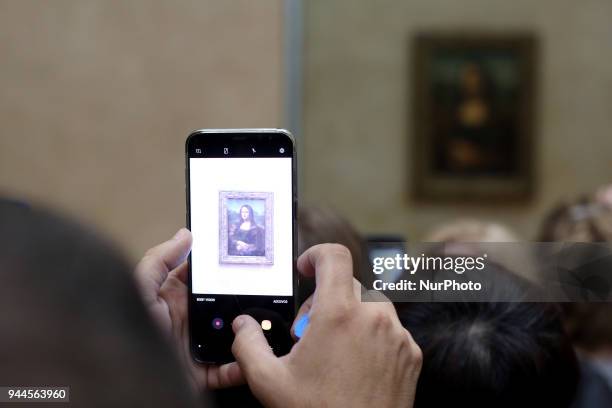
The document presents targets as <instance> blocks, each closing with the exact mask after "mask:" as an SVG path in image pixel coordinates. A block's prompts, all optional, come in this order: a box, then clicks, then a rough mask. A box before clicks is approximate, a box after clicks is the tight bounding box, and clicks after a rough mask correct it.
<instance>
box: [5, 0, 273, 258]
mask: <svg viewBox="0 0 612 408" xmlns="http://www.w3.org/2000/svg"><path fill="white" fill-rule="evenodd" d="M282 6H283V2H282V0H274V1H262V2H253V1H251V0H233V1H214V0H207V1H202V0H192V1H165V0H130V1H107V0H72V1H67V0H53V1H38V0H19V1H15V0H0V32H1V35H0V55H1V61H2V64H1V70H0V195H2V194H4V195H7V194H8V195H13V196H19V197H24V198H26V199H29V200H36V201H41V202H44V203H46V204H48V205H51V206H53V207H57V208H60V209H62V210H64V211H67V212H69V213H72V214H75V215H76V216H77V217H79V218H80V219H82V220H85V221H87V222H93V223H94V224H96V225H97V226H98V227H100V228H101V229H102V230H103V231H104V232H106V233H107V234H110V235H111V236H112V237H115V238H116V239H118V240H119V241H120V242H121V243H123V244H124V245H125V246H126V248H127V250H128V253H129V255H130V256H131V257H132V258H133V259H136V258H137V257H138V256H139V255H140V254H141V253H142V251H144V250H145V249H146V248H147V247H149V246H151V245H152V244H154V243H157V242H159V241H161V240H163V239H165V238H166V237H169V236H170V235H171V234H173V233H174V232H175V231H176V230H177V229H178V228H179V227H180V226H182V225H184V222H185V216H184V211H185V210H184V209H185V204H184V191H183V182H184V170H183V169H184V157H183V148H184V147H183V146H184V140H185V137H186V136H187V134H188V133H189V131H190V130H192V129H195V128H203V127H276V126H280V125H282V112H281V111H282V103H281V98H282V89H281V85H282V69H283V67H282V36H281V33H282V26H281V23H282Z"/></svg>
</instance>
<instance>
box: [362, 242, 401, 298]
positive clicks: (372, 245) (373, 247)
mask: <svg viewBox="0 0 612 408" xmlns="http://www.w3.org/2000/svg"><path fill="white" fill-rule="evenodd" d="M366 241H367V247H368V258H369V261H370V266H371V267H373V265H374V259H375V258H379V257H382V258H388V257H390V258H395V256H396V255H397V254H399V255H402V256H403V255H404V254H405V253H407V252H406V238H404V236H402V235H394V234H384V235H382V234H378V235H368V236H366ZM403 273H404V270H403V269H391V270H387V271H386V272H384V274H383V275H382V279H384V280H385V282H397V281H399V280H400V278H401V276H402V274H403ZM372 278H373V277H372ZM378 278H381V277H380V276H379V277H378ZM372 282H373V280H372ZM372 282H370V281H369V280H368V281H367V282H366V283H367V284H369V285H370V286H369V288H370V289H371V288H372V285H371V283H372Z"/></svg>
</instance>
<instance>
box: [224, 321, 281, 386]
mask: <svg viewBox="0 0 612 408" xmlns="http://www.w3.org/2000/svg"><path fill="white" fill-rule="evenodd" d="M232 329H233V330H234V334H235V337H234V343H233V344H232V354H234V357H235V358H236V361H237V362H238V364H239V365H240V368H241V369H242V372H243V373H244V375H245V377H246V378H247V380H248V381H249V382H250V381H251V380H252V379H253V377H254V375H257V376H261V375H262V374H263V373H264V372H274V371H273V367H274V366H276V365H277V364H278V358H277V357H276V356H275V355H274V353H273V352H272V349H271V348H270V345H269V344H268V342H267V341H266V338H265V336H264V334H263V331H262V329H261V326H260V325H259V323H257V321H256V320H255V319H253V318H252V317H251V316H247V315H241V316H238V317H237V318H236V319H234V321H233V323H232ZM269 369H272V371H268V370H269ZM261 380H262V379H261V378H258V381H261ZM263 380H264V381H265V380H266V379H263Z"/></svg>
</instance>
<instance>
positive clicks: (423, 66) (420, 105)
mask: <svg viewBox="0 0 612 408" xmlns="http://www.w3.org/2000/svg"><path fill="white" fill-rule="evenodd" d="M411 45H412V47H413V48H412V51H413V53H412V56H413V60H414V66H413V67H414V78H413V81H412V87H413V90H414V93H413V110H412V114H413V116H412V117H413V122H414V125H415V126H414V129H413V130H414V133H413V135H414V144H413V164H414V167H413V188H414V193H415V198H417V199H425V200H440V201H442V200H455V201H481V200H504V201H505V200H521V199H525V198H528V197H529V196H530V194H531V192H532V184H533V183H532V181H533V174H532V171H533V168H532V167H533V166H532V159H533V157H532V156H533V155H532V146H533V133H532V127H533V117H534V113H533V107H534V98H535V92H534V72H535V60H536V58H535V52H536V41H535V39H534V37H533V36H531V35H529V34H490V33H489V34H487V33H455V34H451V33H447V34H427V35H420V36H417V37H416V39H415V41H414V42H413V43H412V44H411Z"/></svg>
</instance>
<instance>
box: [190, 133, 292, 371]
mask: <svg viewBox="0 0 612 408" xmlns="http://www.w3.org/2000/svg"><path fill="white" fill-rule="evenodd" d="M185 153H186V194H187V226H188V228H189V229H190V230H191V232H192V235H193V246H192V250H191V254H190V256H189V277H188V286H189V300H188V303H189V305H188V306H189V307H188V314H189V332H190V347H191V353H192V356H193V358H194V360H195V361H197V362H201V363H209V364H220V363H225V362H229V361H232V360H233V359H234V358H233V356H232V353H231V346H232V342H233V339H234V335H233V332H232V327H231V325H232V321H233V320H234V318H235V317H236V316H238V315H240V314H249V315H251V316H252V317H253V318H255V319H256V320H257V321H258V322H259V323H260V324H261V326H262V330H263V332H264V334H265V336H266V338H267V340H268V343H269V344H270V347H271V348H272V350H273V351H274V353H275V354H277V355H283V354H286V353H288V352H289V350H290V349H291V346H292V344H293V341H292V339H291V336H290V328H291V324H292V322H293V319H294V317H295V311H296V305H295V300H294V299H295V294H296V293H297V272H296V270H297V269H296V251H297V246H296V239H295V238H296V237H295V234H296V209H297V186H296V153H295V143H294V139H293V137H292V136H291V134H290V133H289V132H288V131H286V130H282V129H211V130H197V131H195V132H193V133H191V134H190V135H189V137H188V138H187V141H186V143H185Z"/></svg>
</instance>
